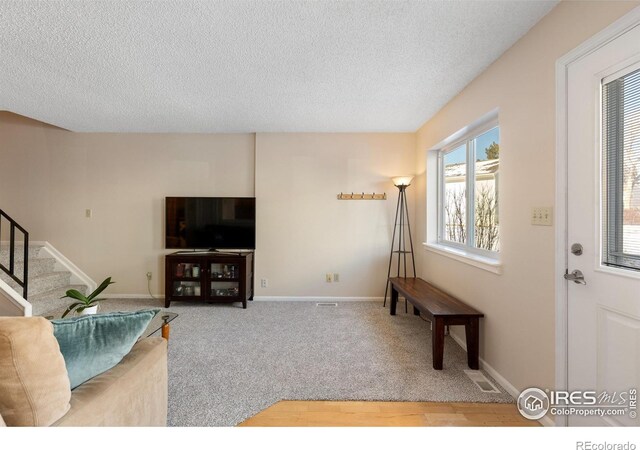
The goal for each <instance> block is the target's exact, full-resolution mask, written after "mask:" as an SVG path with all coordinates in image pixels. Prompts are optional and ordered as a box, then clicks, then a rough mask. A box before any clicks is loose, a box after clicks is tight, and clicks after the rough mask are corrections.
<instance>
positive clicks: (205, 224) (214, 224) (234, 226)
mask: <svg viewBox="0 0 640 450" xmlns="http://www.w3.org/2000/svg"><path fill="white" fill-rule="evenodd" d="M165 206H166V208H165V211H166V228H165V229H166V240H165V247H166V248H170V249H255V248H256V199H255V198H253V197H235V198H234V197H167V198H166V205H165Z"/></svg>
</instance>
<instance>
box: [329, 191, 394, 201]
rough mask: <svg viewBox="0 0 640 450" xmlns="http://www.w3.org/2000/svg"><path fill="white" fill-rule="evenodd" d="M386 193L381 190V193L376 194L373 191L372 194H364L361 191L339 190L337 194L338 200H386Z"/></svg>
mask: <svg viewBox="0 0 640 450" xmlns="http://www.w3.org/2000/svg"><path fill="white" fill-rule="evenodd" d="M386 199H387V194H386V193H385V192H383V193H382V194H376V193H375V192H374V193H372V194H365V193H364V192H362V193H361V194H357V193H353V192H352V193H351V194H343V193H342V192H340V193H339V194H338V200H386Z"/></svg>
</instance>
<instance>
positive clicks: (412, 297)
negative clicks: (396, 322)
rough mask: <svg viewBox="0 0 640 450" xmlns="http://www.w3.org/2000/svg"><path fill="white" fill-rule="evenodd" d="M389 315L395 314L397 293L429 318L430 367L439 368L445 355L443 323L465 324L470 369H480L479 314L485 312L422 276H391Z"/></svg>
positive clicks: (414, 310) (414, 308)
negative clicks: (431, 360)
mask: <svg viewBox="0 0 640 450" xmlns="http://www.w3.org/2000/svg"><path fill="white" fill-rule="evenodd" d="M389 281H390V282H391V315H392V316H395V315H396V305H397V304H398V294H401V295H402V296H404V298H406V299H407V301H408V302H409V303H411V304H412V305H413V313H414V314H415V315H416V316H418V315H420V313H423V314H424V315H425V316H426V317H427V318H428V319H429V320H431V333H432V341H433V342H432V347H433V368H434V369H436V370H442V360H443V357H444V327H445V326H446V325H464V328H465V332H466V336H467V362H468V364H469V367H470V368H471V369H475V370H477V369H479V365H478V353H479V349H480V318H481V317H484V314H482V313H481V312H479V311H477V310H476V309H474V308H472V307H471V306H469V305H467V304H466V303H463V302H462V301H460V300H458V299H457V298H455V297H453V296H451V295H449V294H447V293H446V292H443V291H441V290H440V289H438V288H437V287H435V286H434V285H432V284H430V283H427V282H426V281H424V280H423V279H421V278H391V279H390V280H389Z"/></svg>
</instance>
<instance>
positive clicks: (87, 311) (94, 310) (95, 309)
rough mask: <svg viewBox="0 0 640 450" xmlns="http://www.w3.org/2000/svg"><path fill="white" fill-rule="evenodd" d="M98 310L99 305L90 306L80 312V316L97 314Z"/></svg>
mask: <svg viewBox="0 0 640 450" xmlns="http://www.w3.org/2000/svg"><path fill="white" fill-rule="evenodd" d="M97 312H98V305H93V306H90V307H89V308H85V309H83V310H82V311H81V312H79V313H78V315H79V316H88V315H90V314H96V313H97Z"/></svg>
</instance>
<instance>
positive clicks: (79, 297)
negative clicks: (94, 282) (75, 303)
mask: <svg viewBox="0 0 640 450" xmlns="http://www.w3.org/2000/svg"><path fill="white" fill-rule="evenodd" d="M65 297H69V298H74V299H76V300H80V301H81V302H83V303H86V302H87V301H88V299H87V297H86V296H85V295H84V294H83V293H82V292H80V291H78V290H76V289H69V290H68V291H67V293H66V295H65V296H63V297H60V298H65Z"/></svg>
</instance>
